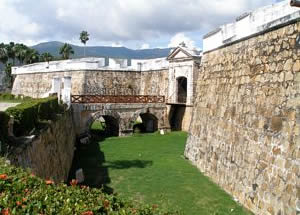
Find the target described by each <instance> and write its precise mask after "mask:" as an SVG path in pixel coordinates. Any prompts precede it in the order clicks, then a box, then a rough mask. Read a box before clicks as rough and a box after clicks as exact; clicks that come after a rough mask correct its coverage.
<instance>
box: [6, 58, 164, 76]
mask: <svg viewBox="0 0 300 215" xmlns="http://www.w3.org/2000/svg"><path fill="white" fill-rule="evenodd" d="M168 66H169V62H168V60H167V59H166V58H156V59H147V60H136V59H133V60H131V66H128V62H127V59H116V58H109V59H108V65H105V58H80V59H72V60H60V61H50V62H49V63H48V62H42V63H34V64H30V65H25V66H20V67H12V74H14V75H17V74H31V73H49V72H61V71H82V70H124V71H150V70H161V69H168Z"/></svg>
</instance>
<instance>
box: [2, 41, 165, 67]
mask: <svg viewBox="0 0 300 215" xmlns="http://www.w3.org/2000/svg"><path fill="white" fill-rule="evenodd" d="M63 44H64V43H62V42H58V41H52V42H44V43H39V44H37V45H34V46H31V48H33V49H35V50H37V51H38V52H39V53H40V54H42V53H44V52H49V53H50V54H51V55H53V56H55V57H58V56H60V55H59V49H60V47H61V46H63ZM71 46H72V48H73V50H74V55H72V56H71V57H72V58H80V57H84V47H83V46H76V45H72V44H71ZM170 51H171V48H162V49H160V48H155V49H137V50H134V49H129V48H126V47H109V46H86V48H85V52H86V57H112V58H125V59H151V58H162V57H167V56H168V55H169V53H170ZM2 70H4V65H3V64H1V63H0V71H2Z"/></svg>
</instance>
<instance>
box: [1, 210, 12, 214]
mask: <svg viewBox="0 0 300 215" xmlns="http://www.w3.org/2000/svg"><path fill="white" fill-rule="evenodd" d="M1 214H2V215H10V212H9V209H3V210H2V211H1Z"/></svg>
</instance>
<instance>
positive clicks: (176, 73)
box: [167, 60, 194, 105]
mask: <svg viewBox="0 0 300 215" xmlns="http://www.w3.org/2000/svg"><path fill="white" fill-rule="evenodd" d="M193 71H194V61H192V60H190V61H185V62H173V63H170V67H169V89H168V91H169V92H168V98H167V102H168V103H174V104H176V103H179V102H178V78H181V77H184V78H186V79H187V97H186V104H187V105H192V104H193V82H194V77H193Z"/></svg>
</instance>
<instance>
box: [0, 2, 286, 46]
mask: <svg viewBox="0 0 300 215" xmlns="http://www.w3.org/2000/svg"><path fill="white" fill-rule="evenodd" d="M286 1H287V0H286ZM273 2H274V0H263V1H262V0H214V1H205V0H151V1H149V0H126V1H124V0H113V1H111V0H88V1H82V0H72V1H69V0H43V1H37V0H0V14H1V19H0V39H1V40H3V38H5V39H9V40H14V41H21V40H23V41H24V40H34V41H41V40H43V41H45V40H61V41H68V40H70V39H73V38H77V37H78V36H77V35H78V34H79V32H81V31H82V30H87V31H88V32H89V33H90V35H91V36H90V40H89V42H88V44H90V45H92V44H100V43H101V44H103V43H105V42H106V43H108V44H110V43H112V42H113V41H120V42H122V44H125V43H129V42H132V43H135V42H133V41H136V42H139V43H141V42H142V41H143V42H146V43H149V41H151V40H160V38H162V37H165V36H168V37H169V36H170V35H175V34H178V33H180V32H196V31H197V32H199V31H201V33H203V34H204V33H206V32H208V31H210V30H212V29H213V28H215V27H217V26H218V25H221V24H223V23H225V22H229V21H233V20H234V18H235V17H237V16H239V15H240V14H242V13H243V12H245V11H249V10H253V9H254V8H257V7H259V6H262V5H267V4H270V3H273ZM199 40H200V37H199ZM150 45H151V46H153V44H150Z"/></svg>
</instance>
